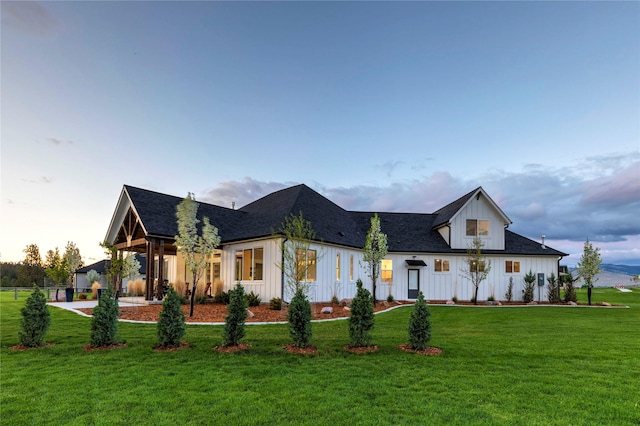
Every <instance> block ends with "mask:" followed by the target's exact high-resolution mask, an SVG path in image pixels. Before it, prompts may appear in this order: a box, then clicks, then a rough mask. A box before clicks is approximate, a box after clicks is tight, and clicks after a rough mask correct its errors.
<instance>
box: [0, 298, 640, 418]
mask: <svg viewBox="0 0 640 426" xmlns="http://www.w3.org/2000/svg"><path fill="white" fill-rule="evenodd" d="M26 296H27V293H24V294H21V295H20V299H19V300H18V301H14V300H13V293H12V292H11V293H9V292H6V293H0V304H1V306H0V320H1V327H0V328H1V336H0V339H1V341H0V345H1V349H0V356H1V359H0V362H1V365H0V367H1V368H0V381H1V386H0V397H1V400H0V410H1V411H0V422H1V423H2V424H7V425H9V424H11V425H22V424H24V425H34V424H78V425H85V424H96V425H102V424H105V425H107V424H153V425H165V424H166V425H175V424H321V423H322V424H428V423H432V424H465V425H466V424H509V425H511V424H523V425H525V424H526V425H535V424H539V425H551V424H571V425H582V424H616V425H625V424H629V425H631V424H636V425H637V424H640V289H635V290H634V292H633V293H620V292H618V291H617V290H615V289H594V296H593V297H594V301H595V302H601V301H603V300H605V301H608V302H611V303H615V304H624V305H628V306H630V308H628V309H622V308H581V307H515V308H514V307H491V308H477V307H449V306H432V307H431V313H432V321H433V327H434V329H433V340H432V342H431V344H432V345H433V346H437V347H439V348H441V349H442V350H443V354H442V355H441V356H438V357H425V356H421V355H415V354H408V353H405V352H402V351H400V350H398V349H396V346H397V345H399V344H401V343H405V342H406V339H407V337H406V328H407V321H408V318H409V314H410V311H411V308H399V309H396V310H393V311H391V312H386V313H382V314H379V315H377V316H376V326H375V329H374V339H373V340H374V343H376V344H378V345H379V346H380V350H379V351H378V352H376V353H369V354H365V355H354V354H350V353H348V352H346V351H345V350H343V349H342V346H343V345H344V344H346V343H347V341H348V331H347V323H346V322H345V321H336V322H327V323H316V324H314V328H313V330H314V338H313V343H314V344H315V345H316V346H317V347H318V350H319V354H318V355H317V356H310V357H305V356H300V355H292V354H289V353H287V352H286V351H284V350H283V349H282V346H283V345H284V344H286V343H289V339H288V330H287V327H286V326H283V325H269V326H264V325H263V326H247V335H246V338H245V341H246V342H247V343H250V344H251V345H252V348H251V349H250V350H249V351H246V352H243V353H235V354H221V353H218V352H216V351H212V350H211V348H212V346H215V345H218V344H220V341H221V331H222V327H221V326H195V325H193V326H188V327H187V335H186V338H185V340H187V341H188V342H189V343H191V345H192V347H190V348H187V349H183V350H180V351H177V352H170V353H167V352H154V351H153V350H152V347H153V346H154V344H155V331H156V329H155V326H154V325H142V324H129V323H122V324H120V333H121V337H122V338H123V339H124V340H126V341H127V344H128V345H127V347H125V348H121V349H116V350H111V351H95V352H85V351H83V349H82V346H83V345H85V344H87V343H88V342H89V334H90V321H91V320H90V319H89V318H84V317H80V316H78V315H75V314H73V313H71V312H67V311H63V310H61V309H57V308H50V312H51V315H52V325H51V328H50V330H49V333H48V334H47V341H48V342H51V343H54V344H55V345H54V346H51V347H47V348H43V349H37V350H29V351H23V352H20V351H12V350H9V347H11V346H13V345H15V344H17V343H18V331H19V320H20V313H19V309H20V308H21V307H22V306H24V301H25V299H26ZM578 297H579V300H580V301H584V300H586V294H585V293H584V291H583V290H580V291H579V294H578ZM196 309H197V307H196Z"/></svg>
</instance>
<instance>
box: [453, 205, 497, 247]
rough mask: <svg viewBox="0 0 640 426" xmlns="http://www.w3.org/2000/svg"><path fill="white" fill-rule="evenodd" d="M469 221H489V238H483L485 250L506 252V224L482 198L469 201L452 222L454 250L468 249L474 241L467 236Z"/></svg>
mask: <svg viewBox="0 0 640 426" xmlns="http://www.w3.org/2000/svg"><path fill="white" fill-rule="evenodd" d="M467 219H478V220H488V221H489V236H482V237H481V238H482V241H483V242H484V244H485V246H484V249H485V250H504V226H505V224H504V222H503V220H502V218H501V215H500V214H499V212H497V211H496V210H495V209H494V208H493V206H492V205H491V204H490V203H489V201H488V200H487V199H486V198H485V197H484V196H482V195H481V196H480V199H478V200H476V198H475V197H474V198H473V199H471V200H469V202H468V203H467V204H466V205H465V207H464V208H462V209H461V210H460V211H459V212H458V214H457V215H456V216H455V217H454V218H453V220H452V222H451V243H450V247H451V248H453V249H466V248H467V247H469V246H470V245H471V243H472V241H473V238H474V237H472V236H467V235H466V233H467Z"/></svg>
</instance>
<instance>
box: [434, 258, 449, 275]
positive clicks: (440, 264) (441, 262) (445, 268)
mask: <svg viewBox="0 0 640 426" xmlns="http://www.w3.org/2000/svg"><path fill="white" fill-rule="evenodd" d="M435 271H436V272H449V261H448V260H445V259H436V263H435Z"/></svg>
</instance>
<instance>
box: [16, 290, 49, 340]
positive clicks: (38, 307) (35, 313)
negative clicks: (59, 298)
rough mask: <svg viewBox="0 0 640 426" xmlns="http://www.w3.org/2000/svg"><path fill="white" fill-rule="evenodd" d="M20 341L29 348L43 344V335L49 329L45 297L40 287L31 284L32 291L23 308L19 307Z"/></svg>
mask: <svg viewBox="0 0 640 426" xmlns="http://www.w3.org/2000/svg"><path fill="white" fill-rule="evenodd" d="M20 313H22V320H21V322H20V326H21V327H20V343H21V344H22V345H24V346H27V347H29V348H36V347H38V346H42V345H44V335H45V334H46V333H47V330H48V329H49V324H50V323H51V316H50V314H49V308H48V307H47V298H46V296H45V295H44V293H43V292H42V291H40V288H39V287H38V286H36V285H34V286H33V292H32V293H31V295H30V296H29V298H28V299H27V302H26V304H25V306H24V308H22V309H20Z"/></svg>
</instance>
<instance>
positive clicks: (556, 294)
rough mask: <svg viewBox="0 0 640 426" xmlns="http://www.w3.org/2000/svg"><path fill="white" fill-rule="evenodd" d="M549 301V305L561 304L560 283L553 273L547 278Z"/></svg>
mask: <svg viewBox="0 0 640 426" xmlns="http://www.w3.org/2000/svg"><path fill="white" fill-rule="evenodd" d="M547 283H549V285H548V286H547V300H549V303H560V282H559V281H558V280H557V279H556V275H555V274H554V273H553V272H552V273H550V274H549V276H548V277H547Z"/></svg>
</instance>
